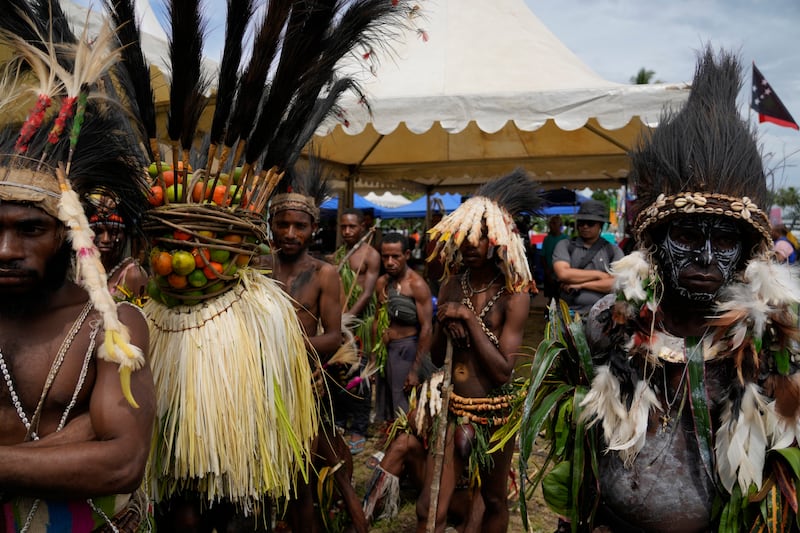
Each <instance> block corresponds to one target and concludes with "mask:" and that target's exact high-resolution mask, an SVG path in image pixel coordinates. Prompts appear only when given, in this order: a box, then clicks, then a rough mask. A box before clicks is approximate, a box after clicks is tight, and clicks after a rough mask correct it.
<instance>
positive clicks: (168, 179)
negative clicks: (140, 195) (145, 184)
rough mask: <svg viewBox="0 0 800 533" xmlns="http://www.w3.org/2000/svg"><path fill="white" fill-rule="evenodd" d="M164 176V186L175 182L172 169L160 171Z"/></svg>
mask: <svg viewBox="0 0 800 533" xmlns="http://www.w3.org/2000/svg"><path fill="white" fill-rule="evenodd" d="M161 175H162V176H164V186H165V187H172V186H173V185H174V184H175V171H174V170H165V171H164V172H162V173H161Z"/></svg>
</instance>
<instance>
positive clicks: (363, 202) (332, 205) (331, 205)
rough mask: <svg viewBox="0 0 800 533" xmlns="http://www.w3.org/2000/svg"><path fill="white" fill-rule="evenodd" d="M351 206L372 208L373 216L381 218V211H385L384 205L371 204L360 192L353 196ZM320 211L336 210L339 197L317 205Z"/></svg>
mask: <svg viewBox="0 0 800 533" xmlns="http://www.w3.org/2000/svg"><path fill="white" fill-rule="evenodd" d="M353 207H355V208H356V209H374V210H375V218H383V215H382V213H383V212H384V211H387V209H386V208H385V207H381V206H379V205H376V204H373V203H372V202H370V201H369V200H367V199H366V198H364V197H363V196H361V195H360V194H356V195H355V196H354V197H353ZM319 208H320V209H321V210H322V211H328V212H330V211H337V210H338V209H339V198H338V197H334V198H331V199H330V200H327V201H325V202H322V205H321V206H319Z"/></svg>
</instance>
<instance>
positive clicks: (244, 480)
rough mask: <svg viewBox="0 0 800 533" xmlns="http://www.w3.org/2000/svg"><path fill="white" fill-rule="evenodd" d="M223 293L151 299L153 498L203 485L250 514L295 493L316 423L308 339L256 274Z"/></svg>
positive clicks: (273, 286)
mask: <svg viewBox="0 0 800 533" xmlns="http://www.w3.org/2000/svg"><path fill="white" fill-rule="evenodd" d="M240 276H241V283H240V284H239V285H238V286H236V287H235V288H234V289H232V290H230V291H228V292H226V293H225V294H223V295H221V296H219V297H218V298H216V299H213V300H210V301H208V302H206V303H204V304H201V305H196V306H192V307H186V306H179V307H174V308H171V309H168V308H166V307H164V306H162V305H160V304H157V303H154V302H152V301H151V302H148V303H147V304H146V305H145V307H144V311H145V314H146V315H147V316H148V319H149V321H150V326H151V328H150V330H151V339H150V348H151V354H152V361H151V366H152V370H153V377H154V379H155V384H156V393H157V399H158V412H157V423H156V428H155V432H154V436H153V446H152V449H151V455H150V461H149V464H148V476H147V477H148V479H149V480H150V484H151V487H152V492H153V497H154V498H155V499H156V501H160V500H163V499H166V498H169V497H170V495H172V494H174V493H175V492H177V491H180V490H183V489H188V490H193V491H198V492H200V493H201V494H202V495H204V496H205V498H206V499H207V500H208V502H214V501H217V500H219V499H220V498H226V499H228V500H229V501H231V502H233V503H234V504H237V505H240V506H242V507H243V508H244V510H245V511H247V510H248V509H250V508H251V506H252V505H253V504H255V503H256V501H257V500H259V499H260V498H261V497H262V496H263V495H264V494H266V493H271V494H273V495H275V496H289V492H290V489H291V487H292V485H293V484H294V479H295V477H296V475H297V474H298V473H303V475H305V473H306V470H305V469H306V466H307V460H308V456H309V446H310V443H311V440H312V438H313V437H314V436H315V434H316V429H317V426H318V419H317V413H318V406H317V399H316V397H315V395H314V391H313V387H311V382H312V378H311V368H310V365H309V360H308V356H307V353H306V348H305V343H304V336H303V333H302V329H301V326H300V323H299V321H298V319H297V315H296V313H295V310H294V307H293V306H292V303H291V301H290V300H289V298H288V296H286V294H285V293H284V291H283V290H282V289H281V288H280V286H278V284H277V283H276V282H275V281H273V280H271V279H269V278H267V277H266V276H263V275H261V274H259V273H258V272H256V271H254V270H249V269H245V270H243V271H241V272H240Z"/></svg>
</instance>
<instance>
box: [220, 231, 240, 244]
mask: <svg viewBox="0 0 800 533" xmlns="http://www.w3.org/2000/svg"><path fill="white" fill-rule="evenodd" d="M222 240H223V241H225V242H232V243H234V244H238V243H240V242H242V236H241V235H239V234H238V233H228V234H227V235H225V236H224V237H222Z"/></svg>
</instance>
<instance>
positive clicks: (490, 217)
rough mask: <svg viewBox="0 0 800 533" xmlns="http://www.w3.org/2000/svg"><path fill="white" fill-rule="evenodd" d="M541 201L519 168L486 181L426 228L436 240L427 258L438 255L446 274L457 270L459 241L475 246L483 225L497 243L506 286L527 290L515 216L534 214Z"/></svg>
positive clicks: (527, 277)
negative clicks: (470, 195)
mask: <svg viewBox="0 0 800 533" xmlns="http://www.w3.org/2000/svg"><path fill="white" fill-rule="evenodd" d="M541 203H542V200H541V196H540V195H539V193H538V191H537V188H536V183H535V182H533V181H531V180H530V179H528V176H527V175H526V174H525V172H524V171H522V170H516V171H514V172H513V173H511V174H509V175H507V176H504V177H502V178H499V179H497V180H494V181H491V182H489V183H487V184H486V185H484V186H482V187H481V188H480V189H478V191H477V192H476V193H475V196H473V197H471V198H469V199H468V200H467V201H465V202H464V203H463V204H462V205H461V206H459V208H458V209H456V210H455V211H453V212H452V213H450V214H449V215H447V216H445V217H444V218H443V219H442V220H441V221H440V222H439V223H438V224H436V225H435V226H434V227H433V228H431V229H430V230H428V234H429V235H430V238H431V241H434V242H435V243H436V246H435V248H434V250H433V252H432V253H431V255H430V257H428V261H431V260H433V259H434V258H435V257H437V256H438V257H439V258H440V259H441V260H442V261H443V262H444V264H445V275H446V276H449V275H450V274H451V268H453V269H455V270H458V268H459V267H460V266H461V251H460V247H461V244H462V243H463V242H464V241H465V240H466V241H467V242H469V243H471V244H473V245H475V246H477V245H478V241H479V240H480V238H481V235H482V234H483V231H484V227H485V228H486V232H487V233H486V235H487V236H488V238H489V244H490V245H491V246H495V247H497V251H496V253H497V257H498V259H499V261H500V269H501V270H502V271H503V274H504V276H505V278H506V286H507V288H508V290H509V291H511V292H522V291H525V290H528V288H529V286H530V283H531V282H532V281H533V278H532V276H531V271H530V267H529V266H528V260H527V257H526V254H525V246H524V245H523V241H522V237H521V236H520V235H519V231H518V230H517V226H516V224H515V223H514V216H515V215H517V214H519V213H522V212H527V213H531V214H535V213H536V212H537V211H538V210H539V207H540V206H541Z"/></svg>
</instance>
